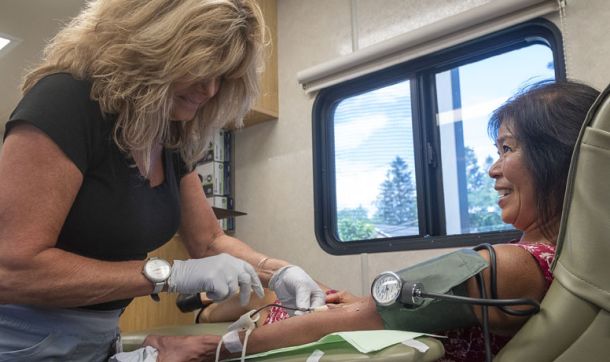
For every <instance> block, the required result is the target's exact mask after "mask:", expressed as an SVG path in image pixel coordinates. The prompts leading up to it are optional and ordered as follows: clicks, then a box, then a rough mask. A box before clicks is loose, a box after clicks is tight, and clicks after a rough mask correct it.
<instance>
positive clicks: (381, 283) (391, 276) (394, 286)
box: [371, 271, 402, 307]
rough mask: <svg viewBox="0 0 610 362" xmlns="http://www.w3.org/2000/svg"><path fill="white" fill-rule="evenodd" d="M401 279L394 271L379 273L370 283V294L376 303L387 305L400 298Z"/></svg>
mask: <svg viewBox="0 0 610 362" xmlns="http://www.w3.org/2000/svg"><path fill="white" fill-rule="evenodd" d="M401 290H402V279H400V277H399V276H398V274H396V273H394V272H390V271H387V272H383V273H381V274H379V275H378V276H377V277H376V278H375V280H373V284H372V285H371V295H372V296H373V299H374V300H375V303H377V305H381V306H384V307H385V306H389V305H392V304H394V303H396V302H397V301H398V300H399V299H400V292H401Z"/></svg>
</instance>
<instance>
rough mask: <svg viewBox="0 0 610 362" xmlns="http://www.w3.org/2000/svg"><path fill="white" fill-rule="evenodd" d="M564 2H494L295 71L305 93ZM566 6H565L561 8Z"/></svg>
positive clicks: (530, 16) (496, 28) (540, 13)
mask: <svg viewBox="0 0 610 362" xmlns="http://www.w3.org/2000/svg"><path fill="white" fill-rule="evenodd" d="M559 3H562V4H564V1H563V0H559V1H557V0H494V1H491V2H489V3H486V4H483V5H480V6H477V7H475V8H472V9H470V10H468V11H465V12H462V13H459V14H456V15H453V16H450V17H447V18H444V19H442V20H440V21H437V22H434V23H431V24H429V25H426V26H423V27H421V28H418V29H416V30H413V31H410V32H408V33H405V34H402V35H399V36H396V37H394V38H391V39H388V40H386V41H383V42H381V43H378V44H375V45H371V46H369V47H366V48H362V49H360V50H357V51H355V52H353V53H351V54H349V55H346V56H343V57H340V58H337V59H333V60H331V61H328V62H325V63H322V64H319V65H316V66H313V67H311V68H308V69H305V70H302V71H300V72H298V74H297V79H298V82H299V83H300V84H301V85H302V86H303V88H304V89H305V91H306V92H307V93H311V92H315V91H317V90H320V89H323V88H326V87H329V86H331V85H335V84H338V83H341V82H344V81H346V80H350V79H354V78H357V77H360V76H363V75H366V74H369V73H372V72H375V71H377V70H380V69H384V68H388V67H390V66H392V65H396V64H399V63H403V62H406V61H408V60H411V59H415V58H418V57H421V56H424V55H426V54H430V53H433V52H435V51H438V50H442V49H445V48H448V47H451V46H454V45H457V44H460V43H463V42H465V41H468V40H472V39H475V38H478V37H481V36H483V35H486V34H490V33H493V32H496V31H499V30H501V29H504V28H507V27H510V26H512V25H516V24H519V23H522V22H525V21H527V20H531V19H534V18H537V17H540V16H544V15H547V14H550V13H553V12H557V11H559V9H560V5H559ZM563 6H565V5H563Z"/></svg>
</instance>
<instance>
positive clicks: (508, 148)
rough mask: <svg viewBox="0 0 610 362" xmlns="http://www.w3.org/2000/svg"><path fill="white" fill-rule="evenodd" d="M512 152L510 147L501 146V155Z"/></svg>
mask: <svg viewBox="0 0 610 362" xmlns="http://www.w3.org/2000/svg"><path fill="white" fill-rule="evenodd" d="M512 150H513V149H512V148H511V147H510V146H507V145H502V153H506V152H511V151H512Z"/></svg>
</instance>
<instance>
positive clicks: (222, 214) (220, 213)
mask: <svg viewBox="0 0 610 362" xmlns="http://www.w3.org/2000/svg"><path fill="white" fill-rule="evenodd" d="M212 210H213V211H214V215H216V218H217V219H219V220H220V219H225V218H227V217H229V216H241V215H248V214H247V213H245V212H241V211H235V210H227V209H222V208H220V207H214V206H212Z"/></svg>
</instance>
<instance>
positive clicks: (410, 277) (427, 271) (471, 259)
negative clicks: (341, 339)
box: [377, 249, 489, 333]
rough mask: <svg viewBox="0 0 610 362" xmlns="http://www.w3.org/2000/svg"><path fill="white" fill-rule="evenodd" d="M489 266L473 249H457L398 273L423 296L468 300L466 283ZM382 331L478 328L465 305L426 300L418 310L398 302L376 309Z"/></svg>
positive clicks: (476, 321)
mask: <svg viewBox="0 0 610 362" xmlns="http://www.w3.org/2000/svg"><path fill="white" fill-rule="evenodd" d="M488 266H489V263H488V262H487V260H485V259H484V258H483V257H481V256H480V255H479V254H478V253H477V252H476V251H474V250H472V249H460V250H457V251H454V252H452V253H449V254H446V255H442V256H439V257H437V258H434V259H430V260H428V261H425V262H423V263H420V264H417V265H414V266H412V267H409V268H406V269H403V270H401V271H398V272H397V273H396V274H398V275H399V276H400V277H401V278H402V280H404V281H410V282H419V283H422V284H423V287H424V290H425V291H426V292H432V293H444V294H454V295H459V296H467V290H466V281H467V280H468V279H470V278H471V277H473V276H475V275H477V274H478V273H480V272H481V271H482V270H483V269H485V268H487V267H488ZM377 312H378V313H379V314H380V315H381V318H382V319H383V324H384V328H385V329H395V330H408V331H415V332H424V333H434V332H438V331H444V330H448V329H453V328H462V327H469V326H473V325H477V324H478V320H477V318H476V316H475V315H474V312H473V311H472V307H471V306H470V305H468V304H465V303H458V302H449V301H444V300H432V299H428V298H426V299H425V301H424V302H423V303H422V304H421V305H419V306H417V307H410V306H409V307H405V306H404V305H402V304H401V303H400V302H396V303H395V304H393V305H390V306H385V307H384V306H379V305H378V306H377Z"/></svg>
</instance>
